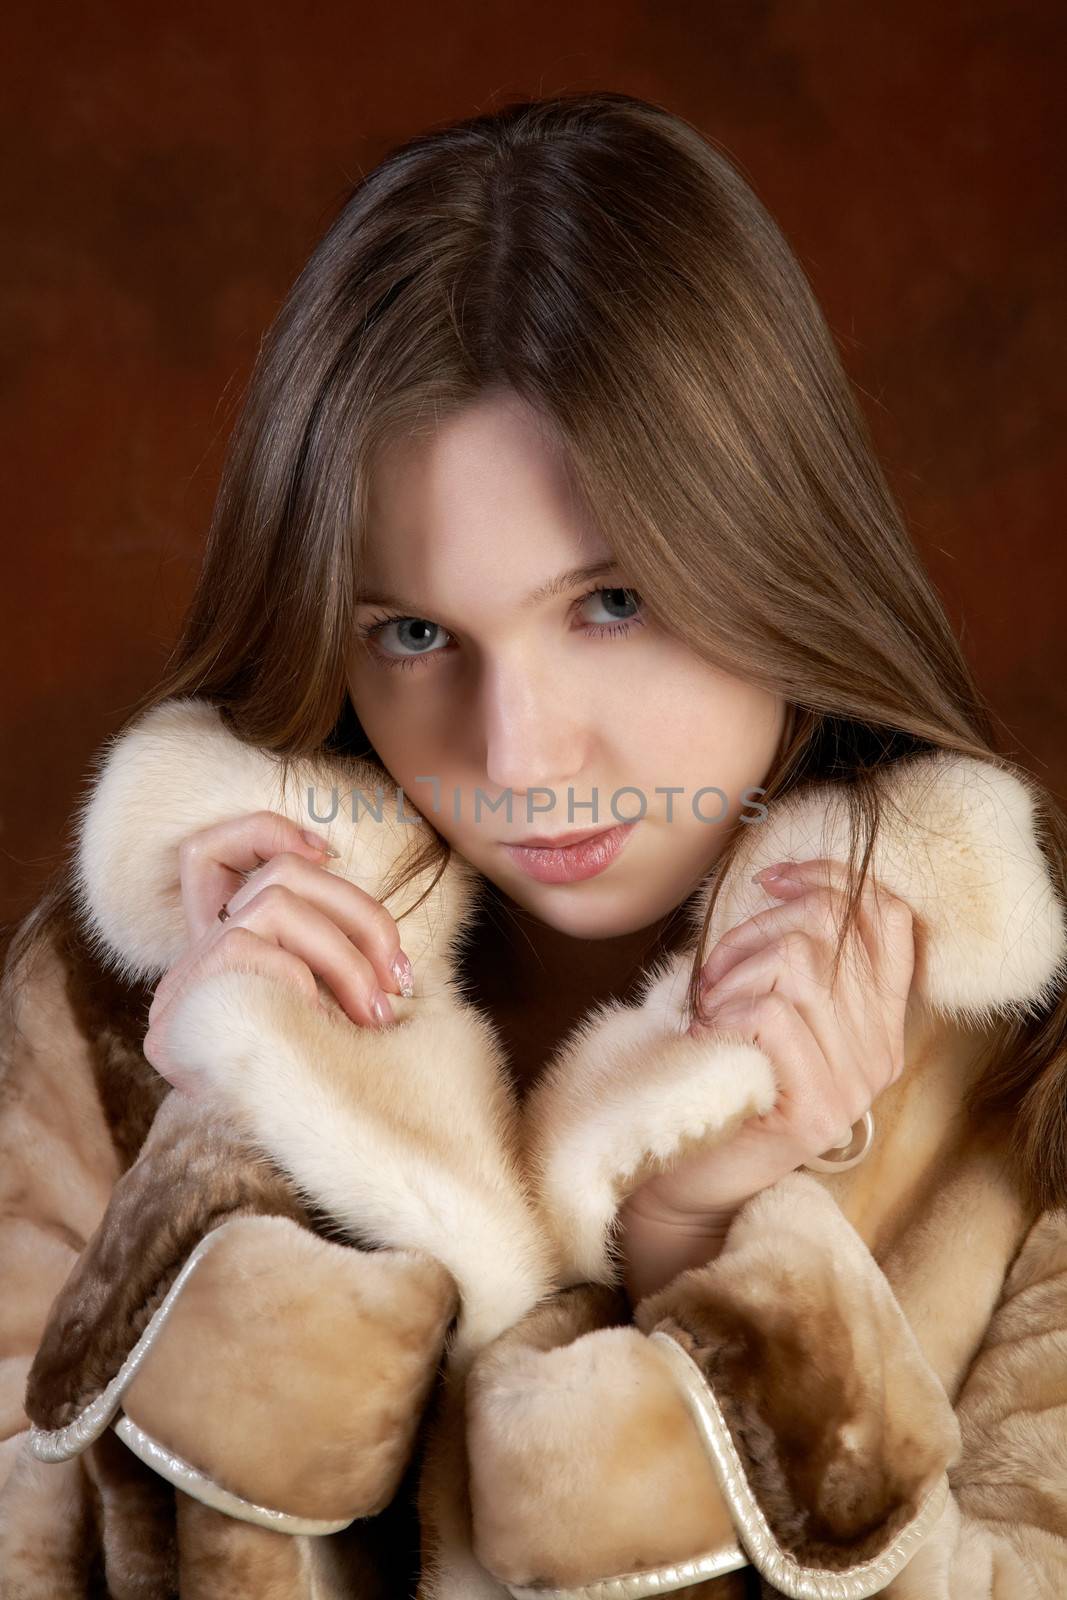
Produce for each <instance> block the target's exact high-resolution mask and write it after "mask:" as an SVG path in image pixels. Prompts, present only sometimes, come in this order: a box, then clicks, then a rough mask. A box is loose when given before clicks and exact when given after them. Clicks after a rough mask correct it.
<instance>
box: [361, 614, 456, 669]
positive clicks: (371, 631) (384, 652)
mask: <svg viewBox="0 0 1067 1600" xmlns="http://www.w3.org/2000/svg"><path fill="white" fill-rule="evenodd" d="M390 629H395V630H396V635H397V642H398V643H399V646H400V648H399V649H394V648H392V645H391V644H383V643H382V641H383V639H386V638H387V637H388V634H389V630H390ZM357 632H358V634H359V636H360V638H361V639H364V640H368V641H372V642H373V648H374V651H375V654H376V655H377V656H378V658H379V660H380V661H381V663H382V665H383V666H385V667H414V666H418V665H419V661H420V658H425V657H426V656H431V655H440V654H441V650H440V648H439V647H435V645H434V636H435V635H437V634H442V635H444V637H445V638H446V639H447V638H448V637H450V635H449V633H448V629H447V628H442V626H441V624H440V623H439V622H430V621H429V620H428V618H426V617H400V616H385V617H377V618H375V619H374V620H373V621H371V622H370V623H367V624H365V625H364V626H363V627H361V628H359V629H357ZM409 647H410V651H409Z"/></svg>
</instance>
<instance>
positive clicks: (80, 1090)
mask: <svg viewBox="0 0 1067 1600" xmlns="http://www.w3.org/2000/svg"><path fill="white" fill-rule="evenodd" d="M43 909H44V908H43V904H42V905H39V906H38V907H37V908H36V909H35V911H34V912H31V914H30V917H29V918H27V919H26V920H25V921H24V922H23V923H22V924H21V925H20V926H19V928H18V929H16V931H15V935H14V938H13V940H12V943H11V946H10V948H9V954H8V959H7V961H6V963H5V967H4V973H3V979H2V981H0V1493H2V1491H3V1486H4V1484H5V1483H6V1482H7V1480H8V1477H9V1476H10V1473H11V1471H12V1467H13V1465H14V1462H15V1459H16V1457H17V1455H18V1454H19V1451H20V1449H21V1447H22V1445H23V1443H24V1441H25V1437H26V1433H27V1430H28V1428H29V1419H28V1417H27V1415H26V1413H25V1411H24V1409H23V1397H24V1391H25V1385H26V1377H27V1374H28V1372H29V1369H30V1365H31V1363H32V1361H33V1357H34V1353H35V1351H36V1349H37V1344H38V1341H39V1340H40V1337H41V1332H42V1330H43V1328H44V1325H45V1321H46V1319H47V1316H48V1311H49V1308H50V1306H51V1304H52V1301H53V1299H54V1298H55V1296H56V1294H57V1293H58V1291H59V1289H60V1287H61V1286H62V1284H63V1282H64V1281H65V1279H66V1278H67V1276H68V1274H69V1273H70V1271H71V1269H72V1267H73V1266H74V1264H75V1262H76V1261H77V1259H78V1256H79V1254H80V1252H81V1250H82V1249H83V1248H84V1246H85V1244H86V1241H87V1240H88V1239H89V1237H90V1236H91V1235H92V1233H93V1231H94V1229H95V1228H96V1227H97V1225H98V1223H99V1221H100V1218H101V1217H102V1215H103V1213H104V1209H105V1207H106V1205H107V1202H108V1196H109V1194H110V1192H111V1188H112V1185H113V1184H114V1182H115V1180H116V1178H117V1177H118V1175H119V1171H120V1162H119V1157H118V1155H117V1153H116V1149H115V1145H114V1143H113V1141H112V1138H111V1135H110V1132H109V1128H108V1123H107V1120H106V1118H105V1115H104V1112H103V1109H102V1104H101V1096H100V1093H99V1089H98V1085H97V1080H96V1075H95V1072H94V1066H93V1057H92V1052H91V1050H90V1048H89V1045H88V1042H87V1040H86V1038H85V1037H84V1034H83V1033H82V1032H80V1031H79V1029H78V1027H77V1025H76V1023H75V1020H74V1018H73V1016H72V1013H71V1010H70V1006H69V1004H68V997H67V989H66V970H65V966H64V962H63V958H62V955H61V953H60V950H59V948H58V947H57V945H56V943H55V941H54V940H53V939H52V938H51V937H50V936H49V935H45V936H44V937H42V938H31V937H27V936H28V935H32V934H34V933H36V932H37V931H38V929H39V924H40V922H41V919H42V916H43Z"/></svg>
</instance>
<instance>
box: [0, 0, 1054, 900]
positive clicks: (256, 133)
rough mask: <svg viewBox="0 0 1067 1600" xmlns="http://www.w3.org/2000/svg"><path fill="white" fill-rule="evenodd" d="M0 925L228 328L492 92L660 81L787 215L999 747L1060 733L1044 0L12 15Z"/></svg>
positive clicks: (1047, 8) (179, 539) (124, 675)
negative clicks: (402, 158)
mask: <svg viewBox="0 0 1067 1600" xmlns="http://www.w3.org/2000/svg"><path fill="white" fill-rule="evenodd" d="M6 32H7V39H6V45H7V51H6V55H7V62H8V66H7V73H8V77H9V85H8V92H7V93H6V94H5V95H4V97H3V103H4V106H5V108H6V109H5V112H4V115H5V116H6V120H7V124H8V125H7V127H6V128H5V130H4V141H3V155H2V157H0V160H2V162H3V166H4V175H5V178H6V183H5V191H6V196H7V198H6V204H5V207H4V218H5V222H6V225H7V226H6V241H5V249H4V258H3V259H4V284H3V296H2V304H3V330H2V332H3V338H2V345H0V348H2V350H3V354H4V358H5V367H4V371H5V382H4V384H3V388H2V402H0V403H2V405H3V419H2V420H3V434H4V442H5V445H6V447H7V448H6V450H5V461H6V464H7V466H6V471H7V481H6V485H5V493H4V522H5V537H4V556H5V563H4V583H3V585H2V590H3V598H2V605H3V608H4V615H3V618H2V628H0V639H2V648H3V651H4V659H3V661H2V663H0V667H2V672H3V680H2V681H3V685H4V692H5V696H6V703H5V706H4V717H3V744H2V748H0V762H2V765H0V774H2V784H3V789H2V794H0V875H2V881H0V918H11V917H13V916H16V915H18V914H20V913H21V911H22V910H23V909H25V908H26V907H28V905H29V904H31V903H32V900H33V899H34V897H35V894H36V893H37V891H38V889H39V887H40V885H41V884H42V883H43V881H44V879H45V877H46V875H47V874H48V872H49V871H50V869H51V868H52V866H53V865H54V863H55V861H56V860H57V859H58V855H59V852H60V851H61V848H62V843H63V839H64V836H65V833H66V830H67V829H68V827H69V825H70V819H71V813H72V808H73V806H74V804H75V802H76V800H77V799H78V797H79V794H80V793H81V791H82V786H83V782H84V779H85V776H86V773H87V770H88V763H89V760H90V758H91V756H92V754H93V752H94V750H96V748H97V747H98V746H99V744H100V741H101V740H102V739H103V738H104V736H105V735H106V734H108V733H109V732H111V731H112V730H113V729H115V728H116V727H118V726H119V725H120V724H121V723H122V721H123V720H124V717H125V715H126V714H127V710H128V708H129V706H130V705H131V703H132V702H133V700H134V699H135V698H136V696H137V695H139V694H140V693H141V692H142V690H143V689H144V688H145V687H146V686H147V685H148V684H150V683H152V682H153V681H154V680H155V679H156V677H157V676H158V673H159V671H160V668H161V665H162V662H163V660H164V657H165V654H166V650H167V647H168V645H169V644H170V642H171V641H172V639H173V637H174V633H175V630H176V628H177V625H178V621H179V618H180V615H181V611H182V608H183V605H184V602H185V600H186V598H187V596H188V594H189V590H190V586H191V583H192V579H193V575H194V572H195V569H196V564H197V559H198V553H199V550H200V548H201V544H202V540H203V537H204V532H205V529H206V525H207V520H208V515H209V511H210V506H211V502H212V497H213V493H214V489H215V485H216V483H217V479H218V472H219V467H220V463H221V453H222V446H223V443H224V440H225V436H226V433H227V431H228V429H229V426H230V424H231V422H232V419H233V414H234V409H235V407H236V404H237V402H238V400H239V398H240V393H241V389H242V387H243V384H244V382H245V379H246V377H247V374H248V371H249V367H250V363H251V360H252V357H253V355H254V352H255V349H256V346H257V343H258V340H259V338H260V335H261V333H262V331H263V330H264V328H265V327H266V325H267V323H268V322H269V320H270V318H271V317H272V315H273V313H274V312H275V310H276V309H277V307H278V305H279V303H280V301H281V299H282V297H283V296H284V294H285V292H286V289H287V288H288V286H289V284H290V283H291V281H292V279H293V277H294V276H295V274H296V273H297V271H298V270H299V268H300V266H301V264H302V262H303V260H304V259H305V257H306V256H307V254H308V253H309V251H310V250H311V249H312V247H313V245H314V243H315V242H316V240H317V238H318V237H319V235H320V234H321V232H322V230H323V229H324V228H325V226H326V224H327V223H328V221H329V220H330V218H331V217H332V216H333V214H334V212H335V210H336V208H337V207H338V205H339V204H340V203H341V201H342V200H343V198H344V196H345V194H346V191H347V189H348V187H349V186H350V184H352V183H353V182H354V181H355V180H356V179H357V178H358V176H359V175H360V174H361V173H362V172H364V171H366V170H367V169H368V168H369V167H371V166H373V165H374V164H375V162H376V161H378V160H379V158H380V157H381V156H382V155H383V154H384V153H385V151H386V150H387V149H388V148H389V146H390V145H392V144H394V143H396V142H397V141H399V140H400V139H402V138H404V137H406V136H407V135H408V134H410V133H411V132H414V131H416V130H418V129H420V128H423V127H426V126H430V125H432V124H434V123H438V122H442V121H445V120H448V119H451V118H453V117H457V116H463V115H468V114H470V113H471V112H473V111H476V110H482V109H488V108H491V107H492V106H493V105H497V104H500V103H502V102H503V101H505V100H509V99H512V98H514V97H516V96H519V95H526V94H538V93H549V92H555V91H559V90H565V89H577V88H591V87H609V88H617V89H625V90H628V91H630V92H631V93H635V94H639V95H645V96H648V97H649V98H652V99H656V100H660V101H663V102H664V103H666V104H667V105H669V106H670V107H671V108H673V109H674V110H676V111H678V112H680V113H681V114H682V115H684V116H686V117H688V118H689V119H690V120H691V121H693V122H694V123H695V124H696V125H697V126H698V127H699V128H701V129H702V130H703V131H704V132H705V133H706V134H708V135H709V136H710V137H712V138H713V139H714V140H715V141H716V142H717V143H719V145H720V146H721V147H722V148H724V149H725V151H726V152H727V154H728V155H729V156H730V157H731V158H732V159H733V160H734V161H735V163H736V164H738V165H739V166H740V168H741V170H742V172H743V173H744V174H745V176H746V177H747V178H748V180H749V182H750V183H752V184H753V186H754V187H755V188H756V190H757V192H758V193H759V194H760V195H761V196H762V198H763V199H764V201H765V202H766V203H767V204H768V205H769V207H770V209H771V210H772V212H773V213H774V214H775V216H776V217H777V218H778V220H779V222H780V223H781V224H782V226H783V227H784V229H785V231H786V233H787V235H788V237H789V238H790V240H791V241H792V243H793V245H794V247H795V249H796V250H797V252H798V254H799V256H800V259H801V261H802V262H803V264H804V266H805V268H806V270H807V271H808V273H809V275H810V277H811V278H812V280H813V283H814V285H815V289H816V292H817V294H818V295H819V297H820V299H821V301H822V303H823V305H824V307H825V309H826V312H827V315H828V318H829V321H830V324H831V327H832V328H833V330H834V332H835V334H836V335H837V337H838V340H839V342H840V345H841V348H842V353H843V356H844V359H845V363H846V366H847V368H848V371H849V373H850V375H851V376H852V378H853V380H854V382H855V383H856V385H857V386H858V388H859V391H860V395H861V399H862V402H863V404H864V406H865V409H866V411H867V414H868V416H869V417H870V420H871V423H872V427H873V429H874V433H875V438H876V441H877V444H878V447H879V450H880V452H881V455H882V459H883V461H884V463H885V465H886V468H887V470H888V472H889V474H890V477H891V480H892V482H893V484H894V487H895V488H896V491H897V493H898V495H899V497H900V499H901V501H902V502H903V504H904V507H905V510H906V512H907V514H908V516H909V519H910V522H911V526H912V528H913V531H914V534H915V537H916V540H917V542H918V544H919V545H920V547H921V549H922V550H923V553H924V555H925V556H926V558H927V560H928V562H929V564H930V566H931V569H932V572H933V575H934V578H935V580H936V582H937V583H938V585H939V587H940V589H941V591H942V593H943V595H944V597H945V601H946V604H947V607H948V610H949V614H950V616H951V617H952V620H953V622H954V624H955V625H956V627H957V629H958V630H961V631H962V634H963V638H964V644H965V648H966V650H967V652H968V655H969V657H970V659H971V661H972V663H973V664H974V666H975V668H976V671H977V672H978V675H979V679H980V681H981V683H982V684H983V686H984V688H985V689H986V692H987V693H988V694H989V695H990V697H991V699H992V700H993V703H994V706H995V708H996V710H997V711H998V713H999V714H1000V716H1001V718H1002V719H1003V721H1004V723H1005V724H1006V725H1007V729H1008V730H1009V731H1008V733H1007V734H1006V736H1005V737H1006V740H1007V744H1008V748H1009V749H1011V750H1012V751H1013V752H1014V753H1015V754H1017V755H1018V756H1019V757H1020V758H1021V759H1023V760H1024V762H1025V763H1026V764H1027V766H1028V767H1030V768H1031V769H1032V770H1033V771H1035V772H1036V773H1037V774H1038V775H1039V776H1041V777H1042V778H1043V779H1044V780H1045V781H1046V782H1048V783H1049V784H1050V785H1051V786H1052V787H1053V788H1054V789H1055V790H1056V791H1057V792H1058V793H1059V794H1060V795H1061V796H1062V795H1063V794H1064V791H1065V789H1067V751H1065V748H1064V741H1063V739H1062V737H1061V725H1062V719H1063V713H1064V708H1065V701H1067V685H1065V676H1067V674H1065V670H1064V668H1065V649H1064V643H1063V639H1064V628H1063V623H1062V620H1061V611H1062V608H1063V596H1064V590H1065V584H1064V579H1065V576H1067V562H1065V556H1064V536H1063V512H1062V507H1063V504H1064V499H1065V490H1067V483H1065V481H1064V480H1065V470H1064V462H1065V457H1064V450H1063V448H1062V444H1061V441H1062V439H1063V435H1064V425H1065V421H1067V419H1065V415H1064V411H1065V405H1064V388H1063V383H1062V380H1061V368H1062V364H1063V349H1064V345H1063V336H1064V318H1063V314H1062V311H1063V307H1062V299H1061V293H1062V286H1063V283H1064V280H1065V273H1067V239H1065V231H1067V230H1065V213H1064V205H1063V179H1064V171H1063V168H1064V148H1063V143H1062V139H1058V138H1057V130H1058V125H1059V122H1060V120H1061V119H1062V85H1063V82H1064V69H1065V65H1067V63H1065V56H1067V50H1065V48H1064V44H1065V23H1064V21H1063V11H1062V5H1061V3H1060V0H1042V3H1034V4H1025V3H1005V4H999V5H993V4H989V3H983V0H949V3H945V0H938V3H937V4H933V3H931V0H921V3H918V0H896V3H892V0H879V3H869V0H864V3H862V4H859V3H857V0H826V3H817V0H790V3H782V4H777V5H776V4H773V3H769V0H729V3H727V0H681V3H679V0H645V3H638V0H596V3H592V0H585V3H583V0H530V3H524V4H515V5H512V4H507V3H495V4H492V3H491V4H486V3H475V0H467V3H457V0H452V3H451V4H448V3H447V0H446V3H444V4H442V0H436V3H433V4H428V3H425V0H415V3H412V0H408V3H407V4H406V5H404V6H402V7H401V6H382V5H377V4H374V5H372V4H367V3H362V0H357V3H355V4H352V3H351V0H345V3H340V0H320V3H312V4H310V5H305V6H302V7H299V8H296V7H293V6H291V5H288V4H286V5H283V4H280V3H279V0H230V3H229V4H227V5H225V6H215V5H204V4H192V5H189V4H186V5H184V6H182V7H180V8H179V7H177V6H171V7H169V8H168V7H166V6H162V7H145V6H143V5H141V4H133V3H132V0H127V3H123V4H106V3H105V4H104V5H102V6H101V5H97V6H95V7H93V8H89V7H88V6H86V7H85V8H84V9H83V8H80V7H74V6H71V5H67V6H63V5H61V6H60V7H59V9H58V11H57V10H55V9H54V8H51V9H48V10H44V9H43V8H39V9H38V11H37V13H36V14H33V15H31V13H30V11H29V10H28V9H26V10H25V11H24V12H23V13H22V14H19V13H16V14H15V15H14V16H13V17H12V16H11V14H10V13H9V22H8V26H7V29H6Z"/></svg>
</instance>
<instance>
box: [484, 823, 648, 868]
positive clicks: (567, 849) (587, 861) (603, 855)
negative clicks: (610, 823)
mask: <svg viewBox="0 0 1067 1600" xmlns="http://www.w3.org/2000/svg"><path fill="white" fill-rule="evenodd" d="M638 820H639V819H638ZM636 826H637V821H634V822H620V823H616V825H615V826H614V827H612V828H597V829H586V830H584V831H583V832H581V833H578V834H563V835H561V836H560V837H561V838H563V839H571V840H572V841H573V842H572V843H570V844H562V845H561V844H558V843H553V844H550V845H531V844H506V845H505V846H504V849H505V850H506V851H507V853H508V855H509V856H510V857H511V859H512V861H514V862H515V864H516V866H518V867H521V869H522V871H523V872H525V873H526V874H527V876H529V877H531V878H536V880H537V881H538V883H579V882H581V881H582V880H583V879H585V878H595V877H596V876H597V874H598V873H601V872H605V871H606V870H607V868H608V867H610V866H611V863H612V862H613V861H614V860H615V859H616V857H617V856H618V855H619V853H620V851H621V850H623V849H624V848H625V845H626V842H627V840H628V839H629V837H630V835H631V834H632V833H633V831H634V829H635V828H636Z"/></svg>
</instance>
